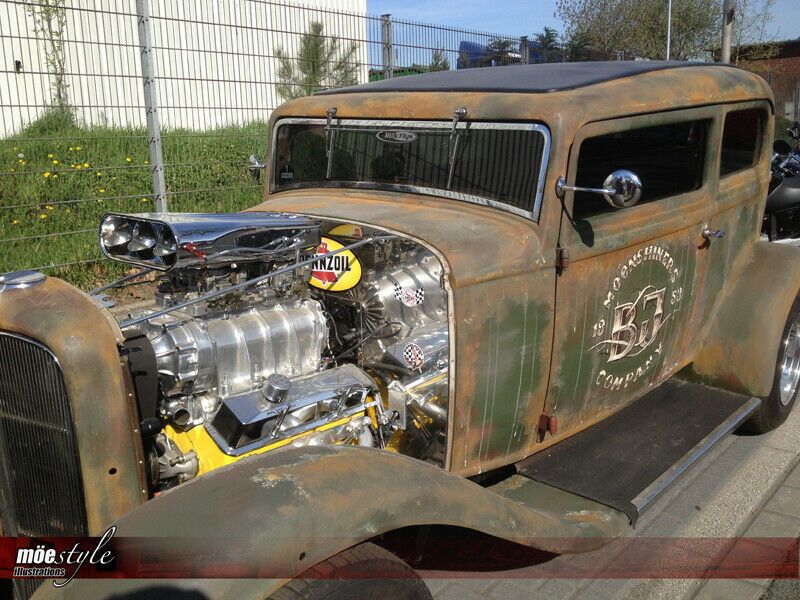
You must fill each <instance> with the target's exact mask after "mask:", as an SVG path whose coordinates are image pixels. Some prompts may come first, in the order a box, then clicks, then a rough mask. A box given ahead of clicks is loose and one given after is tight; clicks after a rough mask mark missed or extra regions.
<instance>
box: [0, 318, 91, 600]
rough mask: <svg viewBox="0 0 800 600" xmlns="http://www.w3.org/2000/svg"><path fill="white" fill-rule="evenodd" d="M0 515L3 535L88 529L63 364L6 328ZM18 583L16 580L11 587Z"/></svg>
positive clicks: (0, 401)
mask: <svg viewBox="0 0 800 600" xmlns="http://www.w3.org/2000/svg"><path fill="white" fill-rule="evenodd" d="M0 520H2V527H3V535H11V536H85V535H87V523H86V508H85V505H84V498H83V481H82V477H81V470H80V461H79V458H78V448H77V444H76V441H75V430H74V427H73V423H72V410H71V408H70V403H69V398H68V397H67V390H66V386H65V385H64V376H63V373H62V371H61V367H60V366H59V364H58V361H57V359H56V357H55V356H54V355H53V353H52V352H50V350H48V349H47V348H45V347H44V346H43V345H41V344H39V343H38V342H35V341H34V340H31V339H28V338H25V337H22V336H19V335H16V334H10V333H5V332H0ZM22 583H23V582H22V581H15V587H17V585H16V584H22ZM37 584H38V582H37ZM25 587H28V586H19V587H17V590H16V591H17V593H18V595H19V596H23V595H27V594H26V593H25V592H26V591H28V590H24V588H25Z"/></svg>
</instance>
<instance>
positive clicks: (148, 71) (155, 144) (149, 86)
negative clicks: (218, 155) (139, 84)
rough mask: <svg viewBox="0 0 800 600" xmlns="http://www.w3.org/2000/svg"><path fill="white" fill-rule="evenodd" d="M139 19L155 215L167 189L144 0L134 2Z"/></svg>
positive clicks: (163, 203)
mask: <svg viewBox="0 0 800 600" xmlns="http://www.w3.org/2000/svg"><path fill="white" fill-rule="evenodd" d="M136 14H137V15H138V20H139V46H140V51H141V62H142V79H143V82H144V106H145V116H146V118H147V140H148V144H149V146H150V171H151V174H152V177H153V198H154V200H155V209H156V212H166V211H167V210H169V207H168V203H167V188H166V184H165V183H164V156H163V153H162V150H161V124H160V123H159V120H158V99H157V96H156V73H155V65H154V61H153V34H152V31H151V29H150V6H149V2H148V0H136Z"/></svg>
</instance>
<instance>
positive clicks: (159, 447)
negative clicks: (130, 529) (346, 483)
mask: <svg viewBox="0 0 800 600" xmlns="http://www.w3.org/2000/svg"><path fill="white" fill-rule="evenodd" d="M335 227H336V224H334V223H325V222H322V221H318V220H312V219H309V218H307V217H303V216H298V215H291V214H285V213H263V212H261V213H241V214H237V215H209V214H197V215H195V214H169V215H160V214H144V215H123V214H116V213H114V214H108V215H106V216H104V217H103V220H102V222H101V226H100V243H101V246H102V248H103V252H104V253H105V254H106V255H107V256H109V257H110V258H113V259H115V260H120V261H123V262H129V263H133V264H136V265H139V266H142V267H144V269H143V270H142V271H140V272H139V273H135V274H132V275H129V276H126V277H125V278H123V279H122V280H120V282H122V283H127V282H129V281H131V280H132V279H134V278H136V277H140V276H144V275H147V274H150V273H153V272H155V273H158V272H162V274H161V275H159V276H158V277H157V279H156V291H155V297H154V299H153V301H152V302H148V303H146V304H145V305H144V306H138V307H135V308H133V309H129V308H128V309H117V310H114V311H112V312H113V314H115V316H116V318H117V319H118V320H119V321H120V327H121V328H122V330H123V331H124V332H128V333H129V334H134V335H135V336H136V340H137V342H136V343H137V344H138V345H139V346H140V347H144V346H147V348H144V349H145V350H146V352H142V353H136V352H133V353H131V354H130V355H129V359H130V360H132V361H133V362H134V363H136V361H137V360H141V359H140V358H137V356H152V364H151V366H150V367H149V368H148V366H147V365H144V364H139V365H136V364H134V365H133V369H134V370H135V371H136V372H138V373H144V372H147V371H148V370H149V371H155V373H154V374H153V377H155V380H154V379H153V377H151V378H150V379H151V381H150V385H149V386H144V387H146V388H147V389H148V390H152V389H157V399H155V400H154V401H153V400H152V399H151V401H149V402H144V403H143V402H142V401H140V410H141V412H142V413H143V417H150V426H143V427H142V431H150V432H152V440H151V443H150V444H147V443H146V445H148V447H149V448H151V450H152V451H151V453H150V461H149V462H150V472H151V480H152V484H153V487H154V488H156V489H158V488H165V487H171V486H172V485H175V484H177V483H180V482H182V481H185V480H187V479H190V478H191V477H193V476H195V475H196V474H197V473H198V472H204V471H205V470H207V469H206V465H204V463H203V461H204V460H205V458H204V456H203V455H202V450H201V449H200V448H206V449H207V448H208V445H205V446H203V445H202V444H201V445H200V447H196V448H195V449H191V450H188V449H187V447H186V443H187V441H196V440H197V439H198V434H197V433H196V431H197V430H196V429H195V428H198V427H199V428H201V429H202V430H203V431H204V432H205V433H204V435H207V436H208V437H209V438H210V439H211V440H213V442H212V444H215V445H216V446H217V447H218V452H220V453H222V454H224V455H227V456H230V457H240V456H242V455H244V454H247V453H248V452H252V451H255V450H259V449H269V448H272V447H279V446H280V445H282V444H286V443H291V444H293V445H307V444H320V443H324V444H330V443H333V444H341V443H352V444H359V445H368V446H379V447H386V446H387V445H389V444H394V445H395V446H396V449H398V450H399V451H402V452H407V453H411V454H415V455H417V456H420V457H421V458H426V459H428V460H432V461H436V460H442V459H443V456H444V447H445V443H446V439H445V438H446V430H447V423H446V421H447V398H448V389H449V388H448V376H447V373H448V364H449V363H448V356H449V354H448V353H449V334H448V326H447V297H446V293H445V291H444V289H443V282H442V278H443V276H444V271H443V268H442V265H441V264H440V263H439V260H438V259H437V258H436V257H435V255H434V254H433V253H432V252H431V251H429V250H428V249H426V248H424V247H422V246H421V245H419V244H418V243H416V242H413V241H411V240H408V239H405V238H401V237H400V236H395V235H390V234H385V233H383V232H379V231H374V232H368V234H366V235H363V236H362V237H361V238H360V239H355V238H347V236H344V237H343V238H340V239H342V242H343V244H344V245H342V244H339V243H338V242H335V241H334V240H332V239H329V238H327V237H325V236H326V235H329V233H328V231H330V230H333V231H336V229H335ZM320 248H325V249H326V250H325V252H326V253H327V254H326V255H325V256H324V258H325V259H326V260H324V261H321V260H320V259H321V255H320V254H319V252H321V250H320ZM337 253H341V254H342V256H341V257H339V258H338V259H337V260H329V259H330V258H331V256H332V255H334V256H335V255H336V254H337ZM357 255H358V256H360V259H359V258H358V256H357ZM351 262H359V267H358V268H359V269H361V270H363V273H362V275H361V276H360V277H359V278H357V279H356V280H355V281H354V282H353V283H352V284H351V287H348V289H347V290H346V291H344V292H339V291H334V290H332V289H330V287H332V286H322V287H321V288H320V287H312V285H310V284H309V281H310V280H311V279H313V277H312V276H313V275H314V273H318V272H317V271H315V269H322V268H326V269H327V268H328V267H329V266H330V265H347V267H348V268H349V267H350V266H351ZM323 263H324V265H325V266H324V267H323V266H321V265H323ZM326 275H327V276H331V273H329V272H326ZM108 287H113V284H111V285H110V286H104V287H103V288H99V289H98V290H96V292H97V293H98V294H99V293H102V292H103V291H105V290H106V289H107V288H108ZM153 365H154V366H153ZM140 395H141V396H148V395H149V396H152V395H153V393H152V392H150V391H146V392H144V393H142V394H140ZM153 406H155V411H153V409H152V407H153ZM153 412H155V414H151V413H153ZM412 425H413V426H412ZM186 436H188V437H186ZM390 438H391V439H390ZM398 440H399V441H398ZM178 442H181V443H180V444H179V443H178ZM195 450H197V451H195Z"/></svg>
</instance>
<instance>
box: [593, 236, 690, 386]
mask: <svg viewBox="0 0 800 600" xmlns="http://www.w3.org/2000/svg"><path fill="white" fill-rule="evenodd" d="M645 263H647V264H650V265H653V264H654V263H656V264H658V265H660V267H657V268H650V269H648V270H647V273H648V279H650V280H651V281H648V282H645V283H644V284H642V283H634V284H633V285H630V284H631V283H632V282H633V281H638V282H641V278H635V279H632V278H631V275H632V274H633V273H635V272H638V273H640V274H643V273H645V271H639V267H640V266H641V265H643V264H645ZM661 267H663V271H661V272H662V273H663V274H661V275H659V271H660V270H661ZM679 278H680V270H679V269H678V267H677V266H676V263H675V260H674V259H673V257H672V256H671V255H670V253H669V252H668V251H667V250H666V249H665V248H663V247H661V246H657V245H652V246H647V247H646V248H643V249H641V250H639V251H637V252H636V253H634V254H633V255H632V256H631V257H630V258H629V259H628V260H627V261H625V262H624V263H622V264H621V265H620V266H619V267H618V269H617V274H616V275H615V276H614V277H613V279H612V280H611V286H610V289H609V290H608V292H607V294H606V297H605V300H604V301H603V307H604V308H605V309H606V311H607V312H605V315H604V316H602V317H601V318H599V319H598V320H597V321H595V322H594V323H593V324H592V332H591V336H592V338H593V339H594V340H597V339H598V338H599V341H595V343H594V344H593V345H591V346H590V347H589V351H598V352H602V353H605V354H607V355H608V358H607V359H606V364H608V365H609V366H611V365H612V364H613V363H616V362H617V361H620V360H622V359H625V358H628V359H633V358H635V357H637V356H639V355H640V354H644V356H642V358H640V359H639V360H637V361H636V363H634V364H632V365H631V366H629V367H628V368H627V369H625V370H624V371H623V372H617V373H615V372H609V370H607V369H608V367H607V368H606V369H602V370H601V371H600V372H599V374H598V376H597V378H596V380H595V383H596V384H597V385H599V386H602V387H603V388H605V389H608V390H620V389H623V388H627V387H628V386H629V385H630V384H632V383H635V382H636V381H638V380H640V379H641V378H642V377H643V376H644V375H645V374H647V373H648V372H649V370H650V368H651V367H652V366H653V365H654V364H655V363H656V360H657V359H658V358H659V357H660V356H661V352H662V344H661V341H660V338H661V335H660V334H661V331H662V329H663V328H664V326H665V325H666V323H667V322H668V321H669V319H670V318H671V317H672V316H673V315H674V313H675V312H676V311H677V310H678V309H679V308H680V302H681V300H682V298H683V288H682V287H681V286H680V285H678V283H679ZM626 283H627V284H628V285H627V286H626ZM640 286H641V287H640ZM631 287H632V288H633V289H632V290H631V289H630V288H631ZM626 288H627V289H626ZM651 348H652V349H651ZM645 353H646V354H645ZM625 364H628V363H625Z"/></svg>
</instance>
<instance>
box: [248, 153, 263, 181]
mask: <svg viewBox="0 0 800 600" xmlns="http://www.w3.org/2000/svg"><path fill="white" fill-rule="evenodd" d="M247 162H248V163H249V164H250V166H249V167H247V170H248V171H250V175H252V176H253V179H255V180H256V181H259V180H260V179H261V171H263V170H264V169H266V168H267V165H266V163H263V162H261V159H260V158H258V156H256V155H255V154H251V155H250V158H248V159H247Z"/></svg>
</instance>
